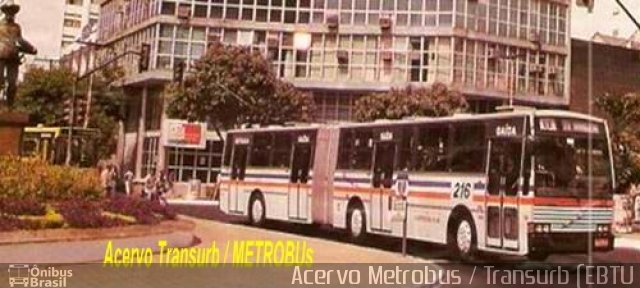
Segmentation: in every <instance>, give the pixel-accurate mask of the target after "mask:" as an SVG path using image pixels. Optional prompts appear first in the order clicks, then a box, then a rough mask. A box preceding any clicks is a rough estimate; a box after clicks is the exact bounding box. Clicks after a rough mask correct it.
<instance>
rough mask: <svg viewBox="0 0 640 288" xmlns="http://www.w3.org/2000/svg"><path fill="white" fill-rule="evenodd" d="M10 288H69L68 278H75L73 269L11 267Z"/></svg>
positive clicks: (27, 266) (13, 265)
mask: <svg viewBox="0 0 640 288" xmlns="http://www.w3.org/2000/svg"><path fill="white" fill-rule="evenodd" d="M8 270H9V286H10V287H12V288H13V287H34V288H36V287H67V278H69V277H71V276H73V272H72V271H71V269H58V268H55V267H46V268H38V266H37V265H31V266H29V265H28V264H11V265H9V269H8Z"/></svg>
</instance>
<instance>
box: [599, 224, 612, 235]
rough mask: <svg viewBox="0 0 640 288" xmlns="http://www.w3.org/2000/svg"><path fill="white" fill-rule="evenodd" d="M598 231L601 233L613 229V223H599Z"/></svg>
mask: <svg viewBox="0 0 640 288" xmlns="http://www.w3.org/2000/svg"><path fill="white" fill-rule="evenodd" d="M596 231H597V232H601V233H609V231H611V225H609V224H598V226H596Z"/></svg>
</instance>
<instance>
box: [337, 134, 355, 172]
mask: <svg viewBox="0 0 640 288" xmlns="http://www.w3.org/2000/svg"><path fill="white" fill-rule="evenodd" d="M352 135H353V134H352V133H351V130H341V131H340V145H339V147H338V169H339V170H348V169H349V168H350V166H351V165H350V164H351V157H352V156H353V155H352V154H353V152H352V151H353V147H352V146H353V137H352Z"/></svg>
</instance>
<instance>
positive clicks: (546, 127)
mask: <svg viewBox="0 0 640 288" xmlns="http://www.w3.org/2000/svg"><path fill="white" fill-rule="evenodd" d="M603 127H604V126H603V125H602V124H600V123H595V122H591V121H587V120H582V119H566V118H562V119H556V118H540V119H538V125H537V128H538V130H539V131H541V132H569V133H579V134H601V133H603V132H604V131H603Z"/></svg>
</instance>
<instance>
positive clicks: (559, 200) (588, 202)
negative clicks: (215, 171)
mask: <svg viewBox="0 0 640 288" xmlns="http://www.w3.org/2000/svg"><path fill="white" fill-rule="evenodd" d="M221 184H228V185H230V184H239V185H243V186H256V187H261V186H262V187H277V188H290V187H291V186H294V184H293V183H273V182H255V181H234V180H222V181H221ZM301 187H302V188H307V189H310V188H311V185H309V184H301ZM292 191H294V190H292ZM379 191H380V190H379V188H370V187H343V186H336V187H335V190H334V192H335V193H339V194H349V193H354V194H356V193H357V194H372V193H378V192H379ZM411 192H412V193H409V195H410V196H409V197H410V198H414V197H415V198H427V199H439V200H447V199H449V197H450V195H449V194H448V193H442V192H429V191H411ZM383 193H385V194H391V195H395V194H394V193H393V192H392V190H391V189H384V190H383ZM472 201H473V202H484V203H487V204H499V203H501V202H502V203H505V204H509V205H517V204H520V205H536V206H558V207H606V208H611V207H613V205H614V203H613V200H608V199H574V198H564V197H533V198H529V197H520V198H516V197H504V198H503V200H502V199H501V197H500V196H494V195H473V197H472Z"/></svg>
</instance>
